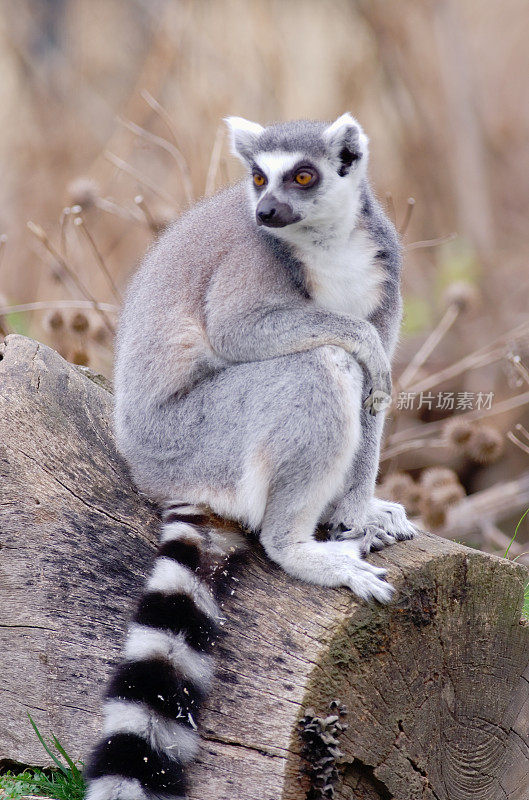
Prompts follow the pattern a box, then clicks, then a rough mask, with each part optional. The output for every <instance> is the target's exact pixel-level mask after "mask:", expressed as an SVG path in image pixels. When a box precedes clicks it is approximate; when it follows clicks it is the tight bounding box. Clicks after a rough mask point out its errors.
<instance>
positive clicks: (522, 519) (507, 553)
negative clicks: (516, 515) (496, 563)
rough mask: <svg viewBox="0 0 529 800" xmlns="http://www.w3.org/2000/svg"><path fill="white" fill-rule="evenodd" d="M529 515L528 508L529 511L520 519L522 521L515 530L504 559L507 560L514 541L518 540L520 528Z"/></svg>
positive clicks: (519, 521)
mask: <svg viewBox="0 0 529 800" xmlns="http://www.w3.org/2000/svg"><path fill="white" fill-rule="evenodd" d="M528 514H529V508H528V509H527V510H526V511H525V513H524V514H522V516H521V517H520V519H519V520H518V525H517V526H516V528H515V529H514V535H513V537H512V539H511V541H510V542H509V546H508V547H507V550H506V551H505V554H504V556H503V557H504V558H507V556H508V555H509V550H510V549H511V546H512V543H513V542H514V540H515V539H516V537H517V536H518V530H519V528H520V525H521V524H522V522H523V521H524V519H525V518H526V516H527V515H528Z"/></svg>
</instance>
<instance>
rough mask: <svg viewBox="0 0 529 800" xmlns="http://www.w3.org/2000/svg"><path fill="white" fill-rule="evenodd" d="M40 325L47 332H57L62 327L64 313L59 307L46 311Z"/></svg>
mask: <svg viewBox="0 0 529 800" xmlns="http://www.w3.org/2000/svg"><path fill="white" fill-rule="evenodd" d="M42 327H43V328H44V330H45V331H48V333H57V332H58V331H62V330H63V328H64V314H63V313H62V311H61V310H60V309H59V308H55V309H53V310H51V311H48V312H47V314H45V315H44V317H43V318H42Z"/></svg>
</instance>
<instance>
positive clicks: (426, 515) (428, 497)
mask: <svg viewBox="0 0 529 800" xmlns="http://www.w3.org/2000/svg"><path fill="white" fill-rule="evenodd" d="M434 470H438V471H439V472H452V470H444V469H443V468H441V467H438V468H432V469H431V470H427V472H430V473H433V472H434ZM452 474H453V475H454V477H455V480H454V479H452V480H451V481H450V482H448V483H440V484H437V485H435V484H434V485H433V486H430V487H428V489H426V487H424V491H423V496H422V498H421V502H420V504H419V512H420V515H421V518H422V520H423V522H424V524H425V525H426V526H427V527H429V528H432V529H433V530H436V529H438V528H442V527H443V526H444V525H445V523H446V513H447V510H448V508H449V507H450V506H452V505H454V504H455V503H458V502H459V501H460V500H461V499H462V498H463V497H464V496H465V490H464V488H463V487H462V486H461V484H460V483H459V480H458V479H457V475H456V474H455V472H452ZM434 479H435V475H434Z"/></svg>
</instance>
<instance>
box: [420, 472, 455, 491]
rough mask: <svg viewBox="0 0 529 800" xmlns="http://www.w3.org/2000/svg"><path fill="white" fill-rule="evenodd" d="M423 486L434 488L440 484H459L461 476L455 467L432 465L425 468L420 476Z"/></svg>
mask: <svg viewBox="0 0 529 800" xmlns="http://www.w3.org/2000/svg"><path fill="white" fill-rule="evenodd" d="M420 483H421V486H423V487H424V488H425V489H434V488H436V487H438V486H450V485H451V484H454V483H455V484H456V485H458V484H459V478H458V477H457V474H456V473H455V472H454V470H453V469H449V468H448V467H430V468H429V469H425V470H423V472H422V473H421V478H420Z"/></svg>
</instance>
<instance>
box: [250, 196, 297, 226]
mask: <svg viewBox="0 0 529 800" xmlns="http://www.w3.org/2000/svg"><path fill="white" fill-rule="evenodd" d="M255 216H256V219H257V224H258V225H266V227H268V228H284V227H285V225H291V224H292V223H293V222H298V221H299V219H300V217H299V216H298V215H296V214H294V211H293V209H292V206H290V205H289V204H288V203H281V202H280V201H279V200H277V199H276V198H275V197H263V199H262V200H261V201H260V203H259V204H258V205H257V208H256V209H255Z"/></svg>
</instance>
